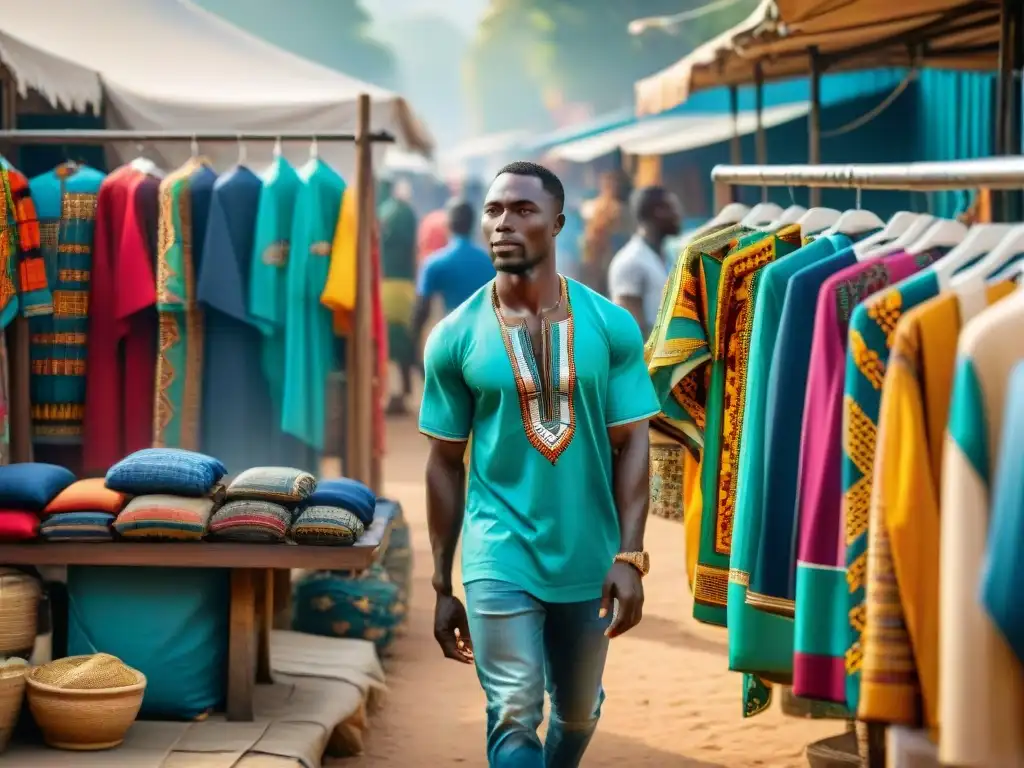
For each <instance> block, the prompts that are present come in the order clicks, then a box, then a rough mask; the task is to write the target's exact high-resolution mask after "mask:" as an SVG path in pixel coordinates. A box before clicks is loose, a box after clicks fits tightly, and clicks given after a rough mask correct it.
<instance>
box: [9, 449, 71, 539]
mask: <svg viewBox="0 0 1024 768" xmlns="http://www.w3.org/2000/svg"><path fill="white" fill-rule="evenodd" d="M74 482H75V476H74V474H72V473H71V471H70V470H68V469H65V468H64V467H58V466H56V465H55V464H31V463H26V464H9V465H7V466H3V467H0V541H28V540H30V539H34V538H36V537H37V536H39V529H40V523H41V521H42V519H43V518H44V517H45V516H46V514H47V513H46V509H47V507H48V506H49V505H50V503H51V502H53V501H54V499H55V498H56V497H57V496H58V495H59V494H60V493H61V492H62V491H64V490H65V489H67V488H68V486H70V485H71V484H72V483H74Z"/></svg>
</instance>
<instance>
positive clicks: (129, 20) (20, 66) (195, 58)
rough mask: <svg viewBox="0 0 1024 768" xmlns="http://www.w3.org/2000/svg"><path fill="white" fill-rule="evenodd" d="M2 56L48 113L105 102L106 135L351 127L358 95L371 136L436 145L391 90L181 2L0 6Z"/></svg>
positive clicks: (106, 0)
mask: <svg viewBox="0 0 1024 768" xmlns="http://www.w3.org/2000/svg"><path fill="white" fill-rule="evenodd" d="M0 60H2V61H3V63H4V65H5V66H6V67H7V69H8V70H9V71H10V73H11V75H12V76H13V78H14V80H15V82H16V83H17V84H18V86H19V89H20V90H22V91H23V92H24V91H25V90H27V89H33V90H36V91H38V92H39V93H40V94H42V95H43V96H44V97H45V98H46V99H47V100H48V101H50V103H51V104H53V105H55V106H64V107H67V106H72V107H74V108H76V109H79V110H81V109H82V108H83V107H86V106H91V107H92V108H93V109H97V110H98V109H99V108H100V107H101V106H102V109H103V112H104V114H105V118H106V123H107V127H108V128H123V129H132V130H142V131H153V130H231V131H234V130H238V131H252V132H258V131H259V132H262V131H275V130H281V131H283V130H293V131H295V130H301V131H308V132H310V133H316V132H317V131H325V132H328V131H333V132H339V131H353V132H354V131H355V129H356V113H357V103H358V97H359V95H360V94H362V93H366V94H369V95H370V97H371V99H372V104H373V110H372V126H371V130H374V131H388V132H390V133H392V134H393V135H395V136H396V138H397V139H398V141H399V142H401V143H402V144H403V145H404V146H406V147H408V148H411V149H414V150H417V151H420V152H429V151H430V149H431V145H432V142H431V138H430V135H429V133H428V132H427V131H426V129H425V128H424V127H423V126H422V125H421V124H420V123H419V122H418V120H417V119H416V117H415V116H414V114H413V112H412V110H411V109H410V108H409V106H408V104H407V103H406V102H405V100H404V99H402V98H400V97H399V96H397V95H396V94H393V93H391V92H390V91H387V90H384V89H382V88H378V87H376V86H373V85H370V84H368V83H364V82H361V81H359V80H356V79H354V78H351V77H349V76H347V75H344V74H342V73H340V72H336V71H335V70H332V69H329V68H327V67H324V66H321V65H319V64H316V63H314V62H311V61H308V60H306V59H303V58H301V57H299V56H296V55H294V54H291V53H289V52H287V51H284V50H282V49H280V48H277V47H275V46H273V45H271V44H270V43H267V42H265V41H263V40H261V39H259V38H257V37H254V36H252V35H250V34H248V33H246V32H244V31H242V30H240V29H238V28H237V27H234V26H232V25H231V24H229V23H227V22H226V21H224V20H223V19H220V18H219V17H217V16H215V15H213V14H211V13H208V12H207V11H204V10H202V9H200V8H198V7H196V6H195V5H193V4H192V3H191V2H188V0H103V2H102V3H83V2H80V0H31V2H28V3H26V2H21V1H20V0H0ZM127 149H129V151H130V150H132V149H134V148H127ZM176 149H177V150H178V151H180V148H176ZM287 149H288V148H286V151H287ZM291 149H292V150H293V151H294V150H295V149H296V148H291ZM171 150H172V148H170V147H161V148H159V149H158V151H160V152H161V154H167V153H168V152H169V151H171ZM203 150H204V153H205V154H210V153H209V152H206V148H205V147H204V148H203ZM187 151H188V147H185V152H187ZM266 151H267V152H268V153H269V148H268V149H267V150H266ZM334 151H338V150H334ZM342 151H347V156H348V157H349V158H351V157H352V156H353V152H352V149H351V148H345V149H344V150H342ZM322 154H325V155H326V154H327V150H326V148H325V150H324V152H323V153H322ZM339 170H340V169H339Z"/></svg>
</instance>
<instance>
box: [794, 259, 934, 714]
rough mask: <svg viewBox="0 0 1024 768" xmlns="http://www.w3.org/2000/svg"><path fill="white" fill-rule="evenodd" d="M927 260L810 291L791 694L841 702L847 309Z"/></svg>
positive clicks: (879, 265) (871, 269) (858, 273)
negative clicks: (812, 307)
mask: <svg viewBox="0 0 1024 768" xmlns="http://www.w3.org/2000/svg"><path fill="white" fill-rule="evenodd" d="M932 256H933V254H921V255H911V254H907V253H902V252H901V253H896V254H892V255H890V256H886V257H884V258H881V259H873V260H868V261H864V262H859V263H857V264H853V265H851V266H849V267H847V268H845V269H843V270H841V271H840V272H837V273H836V274H834V275H832V276H831V277H830V278H828V280H826V281H825V283H824V284H823V285H822V287H821V290H820V291H819V293H818V306H817V309H816V311H815V317H814V340H813V342H812V346H811V360H810V369H809V372H808V377H807V391H806V397H805V401H804V402H805V406H804V420H803V425H802V430H801V449H800V470H799V472H800V478H799V485H798V497H797V512H798V521H797V530H798V537H799V539H798V542H797V575H796V617H795V622H796V626H795V637H794V641H795V642H794V644H795V650H796V653H795V657H794V675H793V692H794V693H795V694H796V695H798V696H806V697H809V698H814V699H820V700H825V701H832V702H836V703H840V704H843V703H845V702H846V663H845V654H846V646H847V642H846V641H847V631H848V630H847V627H848V620H847V619H848V617H847V608H848V605H849V599H848V596H847V593H848V589H847V585H846V540H845V532H844V531H843V523H842V521H843V512H842V497H843V493H842V482H841V475H840V467H841V461H842V457H843V446H842V439H843V384H844V381H845V375H846V333H847V329H848V325H849V321H850V315H851V314H852V313H853V309H854V307H856V306H857V304H859V303H860V302H861V301H863V300H864V299H866V298H868V297H869V296H870V295H871V294H873V293H874V292H875V291H878V290H881V289H882V288H885V287H887V286H889V285H892V284H895V283H897V282H899V281H900V280H902V279H904V278H906V277H909V276H910V275H912V274H914V273H915V272H917V271H919V270H920V269H922V268H923V267H925V266H927V265H928V264H930V263H931V261H932Z"/></svg>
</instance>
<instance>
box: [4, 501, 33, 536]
mask: <svg viewBox="0 0 1024 768" xmlns="http://www.w3.org/2000/svg"><path fill="white" fill-rule="evenodd" d="M38 535H39V516H38V515H37V514H36V513H35V512H25V511H23V510H17V509H0V541H30V540H31V539H34V538H36V537H37V536H38Z"/></svg>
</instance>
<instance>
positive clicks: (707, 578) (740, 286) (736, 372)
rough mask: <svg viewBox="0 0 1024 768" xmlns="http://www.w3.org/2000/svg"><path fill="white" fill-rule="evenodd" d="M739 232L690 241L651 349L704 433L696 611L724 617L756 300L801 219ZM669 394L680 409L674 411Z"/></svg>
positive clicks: (690, 426)
mask: <svg viewBox="0 0 1024 768" xmlns="http://www.w3.org/2000/svg"><path fill="white" fill-rule="evenodd" d="M737 234H739V235H741V236H742V235H744V234H746V233H741V232H737V231H736V230H734V229H728V230H725V231H723V232H721V233H717V234H716V235H712V236H711V237H710V238H705V239H702V240H700V241H697V242H696V243H693V244H691V245H690V246H688V247H687V250H686V253H684V255H683V258H682V259H681V260H680V261H679V262H678V264H677V266H676V268H675V269H674V270H673V272H674V275H673V280H672V281H670V283H669V284H667V288H666V296H665V299H664V300H663V302H662V304H663V309H662V312H659V320H658V323H657V325H656V327H655V330H654V332H653V333H652V336H651V339H650V340H649V342H648V350H647V359H648V369H649V370H650V371H651V372H652V379H654V380H655V389H656V390H657V391H658V392H659V395H661V394H662V393H663V392H664V391H665V386H666V384H668V385H669V386H670V387H671V396H670V397H669V398H664V397H662V403H663V405H662V411H663V413H665V414H666V415H667V416H669V418H670V419H674V420H676V421H679V422H681V426H682V431H683V433H684V434H685V435H687V436H688V437H690V436H696V437H697V440H695V441H694V442H695V444H696V445H698V446H699V447H700V448H701V449H702V459H701V497H702V500H703V509H702V512H701V544H700V553H699V555H698V563H697V568H696V573H695V576H694V617H695V618H697V619H698V620H700V621H705V622H708V623H713V624H719V625H725V624H726V622H727V616H726V605H727V595H728V582H729V557H730V554H731V549H732V535H733V512H734V509H735V500H736V481H737V475H738V472H737V469H738V460H739V438H740V434H741V432H742V428H743V418H744V417H743V406H744V397H745V387H746V376H747V362H748V357H747V355H748V352H749V347H748V342H749V338H750V325H751V324H752V322H753V314H754V311H753V303H752V302H753V299H754V297H755V296H756V290H757V285H758V281H759V276H760V273H761V271H762V270H763V268H764V267H765V266H767V265H768V264H771V263H773V262H774V261H775V260H776V258H778V257H780V256H782V255H786V254H788V253H790V252H792V251H793V250H795V249H796V248H798V247H799V245H800V230H799V228H798V227H795V226H790V227H785V228H783V229H782V230H780V231H779V232H778V233H776V234H774V235H772V236H767V237H765V236H763V235H758V234H754V235H752V236H751V237H749V238H747V239H746V240H745V241H741V242H740V243H738V247H736V245H737V243H736V242H735V240H734V238H735V237H736V236H737ZM732 249H734V250H732ZM669 302H671V306H672V307H673V309H672V310H671V314H669V313H668V312H666V309H667V306H668V305H669ZM666 366H671V367H672V369H673V370H668V369H667V368H666ZM666 375H667V376H668V379H667V381H666V379H665V377H666ZM666 403H667V404H668V405H669V407H672V408H673V409H674V412H666V405H665V404H666ZM679 416H682V418H681V419H680V418H679Z"/></svg>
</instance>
